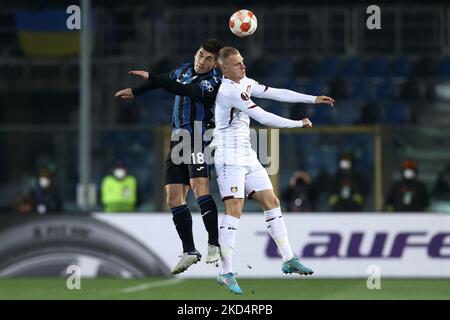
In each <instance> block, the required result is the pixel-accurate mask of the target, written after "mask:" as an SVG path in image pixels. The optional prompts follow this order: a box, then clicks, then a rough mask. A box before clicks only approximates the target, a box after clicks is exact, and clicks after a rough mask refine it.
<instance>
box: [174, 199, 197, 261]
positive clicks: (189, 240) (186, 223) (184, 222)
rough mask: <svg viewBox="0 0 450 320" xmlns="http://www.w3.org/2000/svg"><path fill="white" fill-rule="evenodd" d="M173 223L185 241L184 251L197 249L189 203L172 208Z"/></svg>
mask: <svg viewBox="0 0 450 320" xmlns="http://www.w3.org/2000/svg"><path fill="white" fill-rule="evenodd" d="M170 210H171V211H172V215H173V218H172V220H173V223H174V224H175V228H176V229H177V232H178V235H179V236H180V239H181V242H182V243H183V252H191V251H194V250H195V245H194V236H193V234H192V216H191V212H190V211H189V208H188V206H187V205H185V204H183V205H181V206H178V207H175V208H171V209H170Z"/></svg>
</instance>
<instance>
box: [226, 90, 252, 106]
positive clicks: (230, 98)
mask: <svg viewBox="0 0 450 320" xmlns="http://www.w3.org/2000/svg"><path fill="white" fill-rule="evenodd" d="M224 89H225V90H224V93H223V95H224V98H225V99H226V100H227V104H228V105H231V106H232V107H233V108H236V109H238V110H240V111H245V110H247V109H251V108H254V107H256V104H255V103H254V102H253V101H252V99H250V95H249V94H248V93H247V92H245V91H240V90H239V89H238V88H235V87H232V86H227V87H226V88H224Z"/></svg>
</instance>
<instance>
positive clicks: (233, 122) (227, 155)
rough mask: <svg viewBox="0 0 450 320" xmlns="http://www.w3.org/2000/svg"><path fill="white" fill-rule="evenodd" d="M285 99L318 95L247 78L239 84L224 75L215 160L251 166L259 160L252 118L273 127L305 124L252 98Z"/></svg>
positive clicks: (218, 99)
mask: <svg viewBox="0 0 450 320" xmlns="http://www.w3.org/2000/svg"><path fill="white" fill-rule="evenodd" d="M252 96H253V97H257V98H268V99H273V100H277V101H284V102H304V103H314V101H315V99H316V97H315V96H310V95H305V94H302V93H298V92H295V91H291V90H286V89H275V88H270V87H267V86H264V85H261V84H259V83H258V82H256V81H255V80H253V79H251V78H247V77H244V78H243V79H241V80H240V81H239V83H236V82H234V81H232V80H230V79H228V78H225V77H224V78H222V84H221V86H220V88H219V91H218V93H217V97H216V105H215V111H214V119H215V125H216V127H215V129H214V139H213V142H212V146H214V147H215V154H214V162H215V163H226V164H233V165H249V164H251V163H252V161H257V157H256V153H255V152H254V150H253V149H252V148H251V143H250V117H251V118H253V119H255V120H256V121H258V122H259V123H261V124H263V125H266V126H269V127H272V128H295V127H302V126H303V122H302V120H291V119H286V118H283V117H279V116H277V115H275V114H273V113H270V112H267V111H264V110H263V109H261V108H260V107H258V106H257V105H256V104H255V103H254V102H253V101H252V100H251V98H250V97H252Z"/></svg>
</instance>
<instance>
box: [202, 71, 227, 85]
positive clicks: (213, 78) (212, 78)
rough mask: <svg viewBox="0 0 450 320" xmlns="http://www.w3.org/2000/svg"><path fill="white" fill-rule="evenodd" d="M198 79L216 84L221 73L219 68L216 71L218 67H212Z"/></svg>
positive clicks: (220, 78) (220, 79)
mask: <svg viewBox="0 0 450 320" xmlns="http://www.w3.org/2000/svg"><path fill="white" fill-rule="evenodd" d="M199 80H200V81H207V82H209V83H210V84H212V85H213V86H216V85H218V84H220V83H221V82H222V73H221V72H220V70H219V71H218V68H214V69H212V70H211V71H210V72H208V73H207V74H205V75H202V76H201V77H200V79H199Z"/></svg>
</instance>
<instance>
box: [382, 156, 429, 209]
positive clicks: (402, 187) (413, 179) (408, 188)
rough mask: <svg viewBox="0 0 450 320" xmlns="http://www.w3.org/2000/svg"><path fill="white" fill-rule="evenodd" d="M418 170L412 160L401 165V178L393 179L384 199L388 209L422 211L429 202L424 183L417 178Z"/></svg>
mask: <svg viewBox="0 0 450 320" xmlns="http://www.w3.org/2000/svg"><path fill="white" fill-rule="evenodd" d="M418 172H419V170H418V168H417V164H416V162H415V161H413V160H405V161H403V163H402V166H401V173H402V179H401V180H397V181H395V182H394V183H393V184H392V186H391V189H390V191H389V194H388V196H387V199H386V209H387V210H388V211H400V212H401V211H416V212H418V211H424V210H425V209H426V208H427V207H428V206H429V204H430V199H429V196H428V192H427V188H426V186H425V184H424V183H423V182H421V181H419V180H418V179H417V174H418Z"/></svg>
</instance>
